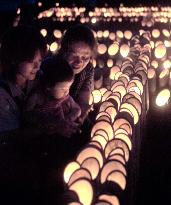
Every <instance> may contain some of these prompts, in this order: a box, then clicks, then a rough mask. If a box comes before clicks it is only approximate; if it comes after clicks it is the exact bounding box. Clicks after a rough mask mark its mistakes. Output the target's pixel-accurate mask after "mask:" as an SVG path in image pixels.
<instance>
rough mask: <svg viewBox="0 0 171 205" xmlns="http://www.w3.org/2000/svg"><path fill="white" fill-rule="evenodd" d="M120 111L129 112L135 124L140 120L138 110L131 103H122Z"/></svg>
mask: <svg viewBox="0 0 171 205" xmlns="http://www.w3.org/2000/svg"><path fill="white" fill-rule="evenodd" d="M120 112H128V113H129V114H130V115H131V116H132V117H133V120H134V125H136V124H137V123H138V121H139V113H138V110H137V109H136V108H135V107H134V106H133V105H132V104H131V103H128V102H125V103H123V104H121V106H120Z"/></svg>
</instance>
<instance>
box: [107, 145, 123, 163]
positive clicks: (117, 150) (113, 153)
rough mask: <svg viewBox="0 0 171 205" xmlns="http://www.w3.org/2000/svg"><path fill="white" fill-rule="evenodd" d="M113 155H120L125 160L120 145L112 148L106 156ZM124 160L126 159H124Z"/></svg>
mask: <svg viewBox="0 0 171 205" xmlns="http://www.w3.org/2000/svg"><path fill="white" fill-rule="evenodd" d="M113 155H121V156H122V157H123V158H124V160H125V152H124V150H123V149H122V148H121V147H117V148H115V149H114V150H112V152H110V154H109V155H108V158H110V157H111V156H113ZM125 162H126V160H125ZM123 164H125V163H123Z"/></svg>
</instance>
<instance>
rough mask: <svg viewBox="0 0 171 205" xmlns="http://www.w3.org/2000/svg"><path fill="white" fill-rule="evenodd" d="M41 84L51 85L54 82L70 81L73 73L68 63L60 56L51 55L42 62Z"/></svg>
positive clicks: (53, 84) (44, 85)
mask: <svg viewBox="0 0 171 205" xmlns="http://www.w3.org/2000/svg"><path fill="white" fill-rule="evenodd" d="M42 70H43V76H42V80H41V82H42V86H43V87H45V88H47V87H53V86H55V84H56V83H59V82H64V81H72V80H73V78H74V73H73V70H72V68H71V67H70V65H69V64H68V62H67V61H66V60H64V59H63V58H62V57H60V58H59V57H51V58H49V59H46V61H45V62H44V63H43V64H42Z"/></svg>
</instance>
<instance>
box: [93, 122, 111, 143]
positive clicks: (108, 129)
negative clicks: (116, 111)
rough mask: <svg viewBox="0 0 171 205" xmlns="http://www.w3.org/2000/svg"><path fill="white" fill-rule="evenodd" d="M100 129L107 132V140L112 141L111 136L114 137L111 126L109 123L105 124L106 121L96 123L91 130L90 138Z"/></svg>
mask: <svg viewBox="0 0 171 205" xmlns="http://www.w3.org/2000/svg"><path fill="white" fill-rule="evenodd" d="M102 128H103V129H104V130H105V131H106V132H107V134H108V139H109V140H111V139H113V135H114V132H113V127H112V126H111V124H110V123H109V122H106V121H98V122H96V123H95V125H94V126H93V128H92V131H91V136H93V135H94V133H95V131H96V130H99V129H102Z"/></svg>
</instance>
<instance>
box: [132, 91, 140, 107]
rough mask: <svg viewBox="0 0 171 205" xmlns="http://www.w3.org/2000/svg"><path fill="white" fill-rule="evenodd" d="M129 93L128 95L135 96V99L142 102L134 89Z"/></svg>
mask: <svg viewBox="0 0 171 205" xmlns="http://www.w3.org/2000/svg"><path fill="white" fill-rule="evenodd" d="M129 94H130V95H133V96H134V97H135V98H137V99H138V100H139V101H140V103H141V104H142V99H141V96H140V95H139V94H138V93H137V92H135V91H130V92H129Z"/></svg>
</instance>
